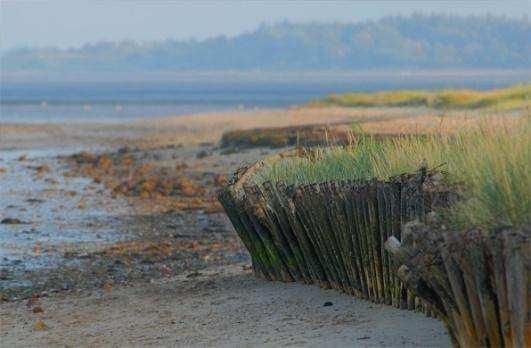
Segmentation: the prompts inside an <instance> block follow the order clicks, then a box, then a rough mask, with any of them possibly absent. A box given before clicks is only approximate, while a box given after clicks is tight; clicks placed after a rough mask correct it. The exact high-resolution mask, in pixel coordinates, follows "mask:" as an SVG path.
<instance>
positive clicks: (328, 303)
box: [323, 301, 333, 307]
mask: <svg viewBox="0 0 531 348" xmlns="http://www.w3.org/2000/svg"><path fill="white" fill-rule="evenodd" d="M331 305H333V303H332V302H330V301H326V302H325V303H324V304H323V307H330V306H331Z"/></svg>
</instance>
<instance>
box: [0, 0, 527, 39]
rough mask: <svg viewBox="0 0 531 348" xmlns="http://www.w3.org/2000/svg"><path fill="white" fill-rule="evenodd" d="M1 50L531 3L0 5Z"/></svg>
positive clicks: (3, 0) (514, 12) (515, 13)
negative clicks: (264, 24)
mask: <svg viewBox="0 0 531 348" xmlns="http://www.w3.org/2000/svg"><path fill="white" fill-rule="evenodd" d="M0 4H1V11H0V35H1V36H0V39H1V44H0V47H1V48H2V49H6V48H12V47H15V46H35V45H39V46H43V45H54V46H62V47H65V46H79V45H81V44H83V43H86V42H94V41H98V40H103V39H106V40H121V39H126V38H130V39H136V40H157V39H166V38H178V39H183V38H190V37H194V38H198V39H201V38H205V37H209V36H215V35H221V34H224V35H235V34H238V33H240V32H243V31H248V30H253V29H255V28H256V27H257V26H258V25H259V24H260V23H262V22H268V23H271V22H277V21H281V20H291V21H298V22H300V21H342V22H347V21H359V20H365V19H376V18H379V17H382V16H385V15H390V14H409V13H412V12H422V13H430V12H445V13H453V14H484V13H492V14H505V15H507V16H512V17H521V16H523V15H527V16H529V15H530V14H531V0H507V1H480V0H477V1H465V0H464V1H449V0H448V1H350V2H348V1H322V2H321V1H310V2H302V1H267V2H266V1H252V2H244V1H221V0H219V1H197V0H196V1H160V0H151V1H139V0H131V1H97V0H92V1H76V0H66V1H63V0H55V1H24V0H16V1H9V0H0Z"/></svg>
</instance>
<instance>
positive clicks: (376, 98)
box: [312, 84, 531, 110]
mask: <svg viewBox="0 0 531 348" xmlns="http://www.w3.org/2000/svg"><path fill="white" fill-rule="evenodd" d="M530 101H531V84H519V85H515V86H511V87H507V88H501V89H494V90H490V91H474V90H468V89H461V90H441V91H433V92H430V91H421V90H398V91H388V92H376V93H344V94H331V95H329V96H328V97H326V98H324V99H322V100H317V101H314V102H313V103H312V104H313V105H316V106H320V105H339V106H348V107H373V106H374V107H376V106H380V107H400V106H425V107H430V108H437V109H479V108H495V109H498V110H510V109H520V108H526V107H529V105H530Z"/></svg>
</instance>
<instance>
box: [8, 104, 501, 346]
mask: <svg viewBox="0 0 531 348" xmlns="http://www.w3.org/2000/svg"><path fill="white" fill-rule="evenodd" d="M486 118H488V119H490V120H491V121H492V122H502V117H500V114H499V113H498V114H492V115H490V114H489V113H488V112H476V113H474V114H471V113H467V112H464V111H463V112H457V111H455V112H444V111H434V110H428V109H422V108H418V109H407V108H394V109H393V108H366V109H363V108H358V109H349V108H338V107H331V108H303V107H301V108H290V109H284V110H283V109H274V110H258V111H235V112H225V113H209V114H200V115H190V116H168V117H164V118H157V119H150V120H149V121H148V120H146V121H137V122H133V123H127V124H45V125H35V124H25V125H24V124H1V125H0V130H1V137H0V151H1V152H0V153H1V156H0V157H1V159H0V183H1V185H0V187H1V189H0V193H1V195H0V196H1V197H2V198H1V199H0V204H1V205H2V209H1V212H2V213H1V216H0V220H2V224H0V246H1V248H0V256H1V258H0V299H1V300H2V301H3V303H1V304H0V318H1V319H0V335H1V343H2V344H1V345H2V346H3V345H5V346H39V345H42V344H45V345H51V346H55V345H67V346H68V345H73V346H79V345H81V346H94V345H96V346H116V345H118V346H120V345H157V346H160V345H162V346H234V345H243V346H263V345H265V346H278V345H282V346H287V345H293V346H322V345H325V346H346V345H349V346H352V345H354V346H367V347H368V346H449V345H450V342H449V339H448V336H447V334H446V333H445V330H444V328H443V325H442V323H440V322H439V321H437V320H435V319H432V318H427V317H425V316H423V315H421V314H418V313H412V312H407V311H400V310H396V309H393V308H388V307H385V306H380V305H374V304H370V303H368V302H364V301H360V300H357V299H354V298H352V297H350V296H347V295H345V294H341V293H338V292H335V291H331V290H326V291H325V290H321V289H319V288H317V287H314V286H305V285H300V284H280V283H267V282H264V281H261V280H257V279H255V278H254V277H253V275H252V274H251V272H250V270H249V268H250V259H249V256H248V254H247V252H246V251H245V249H244V248H243V246H242V244H241V243H240V241H239V239H238V238H237V236H236V233H235V232H234V230H233V228H232V226H231V225H230V222H229V221H228V219H227V217H226V216H225V214H224V213H223V211H222V209H221V207H220V206H219V204H218V203H217V201H216V191H217V189H218V188H219V187H221V186H222V185H224V184H225V183H226V181H227V180H228V179H229V177H230V173H232V172H233V171H235V170H236V169H237V168H238V167H239V166H240V165H242V164H245V163H247V164H250V163H253V162H254V161H256V160H258V159H260V158H262V157H264V156H266V155H268V154H271V153H273V152H275V151H281V150H283V149H271V148H264V147H262V148H248V149H223V148H221V147H220V146H219V140H220V138H221V136H222V134H223V133H224V132H226V131H228V130H234V129H253V128H259V127H268V126H270V125H271V124H275V125H276V126H279V127H281V126H283V127H285V126H302V125H308V124H328V125H330V126H331V127H334V125H336V124H342V125H345V124H347V125H348V124H357V125H362V126H363V129H365V130H367V131H368V132H374V133H382V134H385V133H386V132H387V133H394V132H397V131H402V132H406V133H408V132H409V133H415V132H420V131H430V130H432V131H433V130H439V131H440V130H445V129H454V127H457V126H458V125H459V124H461V125H462V124H465V125H475V124H478V123H479V120H480V119H486ZM504 120H505V123H504V124H505V125H507V124H509V123H510V122H507V121H510V120H511V118H509V119H507V118H505V119H504ZM397 127H400V129H398V128H397ZM229 150H230V151H229ZM328 302H331V303H332V305H325V303H328ZM124 318H127V320H124Z"/></svg>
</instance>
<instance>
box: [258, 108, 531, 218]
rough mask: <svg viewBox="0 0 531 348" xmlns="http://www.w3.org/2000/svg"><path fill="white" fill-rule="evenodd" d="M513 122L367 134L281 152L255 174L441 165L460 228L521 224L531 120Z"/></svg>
mask: <svg viewBox="0 0 531 348" xmlns="http://www.w3.org/2000/svg"><path fill="white" fill-rule="evenodd" d="M520 122H521V123H520V124H519V126H518V127H515V128H511V129H504V128H496V129H495V128H493V127H489V126H488V125H486V124H483V125H481V126H480V127H479V128H478V129H474V130H463V131H461V132H458V133H456V134H451V135H448V134H445V135H440V134H438V135H429V136H424V137H415V136H403V137H400V138H394V139H388V140H382V139H376V138H374V137H372V136H369V135H365V136H362V137H360V138H359V139H358V140H357V141H356V143H355V144H353V145H350V146H347V147H331V148H321V149H317V150H315V151H314V152H313V153H312V154H311V155H310V156H308V157H307V158H285V159H283V160H281V161H279V162H276V163H274V164H271V165H267V166H265V167H264V168H263V169H262V170H261V171H260V172H259V173H257V174H256V176H255V178H254V179H255V181H256V182H257V183H258V184H260V183H263V182H265V181H271V182H278V181H284V182H286V183H288V184H304V183H315V182H325V181H330V180H345V179H371V178H380V179H386V178H389V177H391V176H395V175H399V174H402V173H410V172H415V171H416V170H418V168H419V167H421V166H427V167H428V168H435V167H440V169H441V170H442V171H444V173H445V180H447V182H448V183H449V184H459V186H460V187H463V188H464V197H465V199H464V200H463V201H462V203H460V204H458V205H457V206H455V207H453V208H452V209H450V211H447V212H445V213H446V214H449V218H450V220H451V221H452V222H454V223H456V224H460V225H464V226H481V225H484V226H486V225H488V226H492V225H493V224H495V225H509V226H521V225H526V224H529V223H530V222H531V221H530V219H531V202H530V200H531V199H530V198H531V153H530V152H531V143H530V138H531V137H530V135H531V134H530V131H531V122H530V118H529V116H527V117H523V118H522V120H521V121H520Z"/></svg>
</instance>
